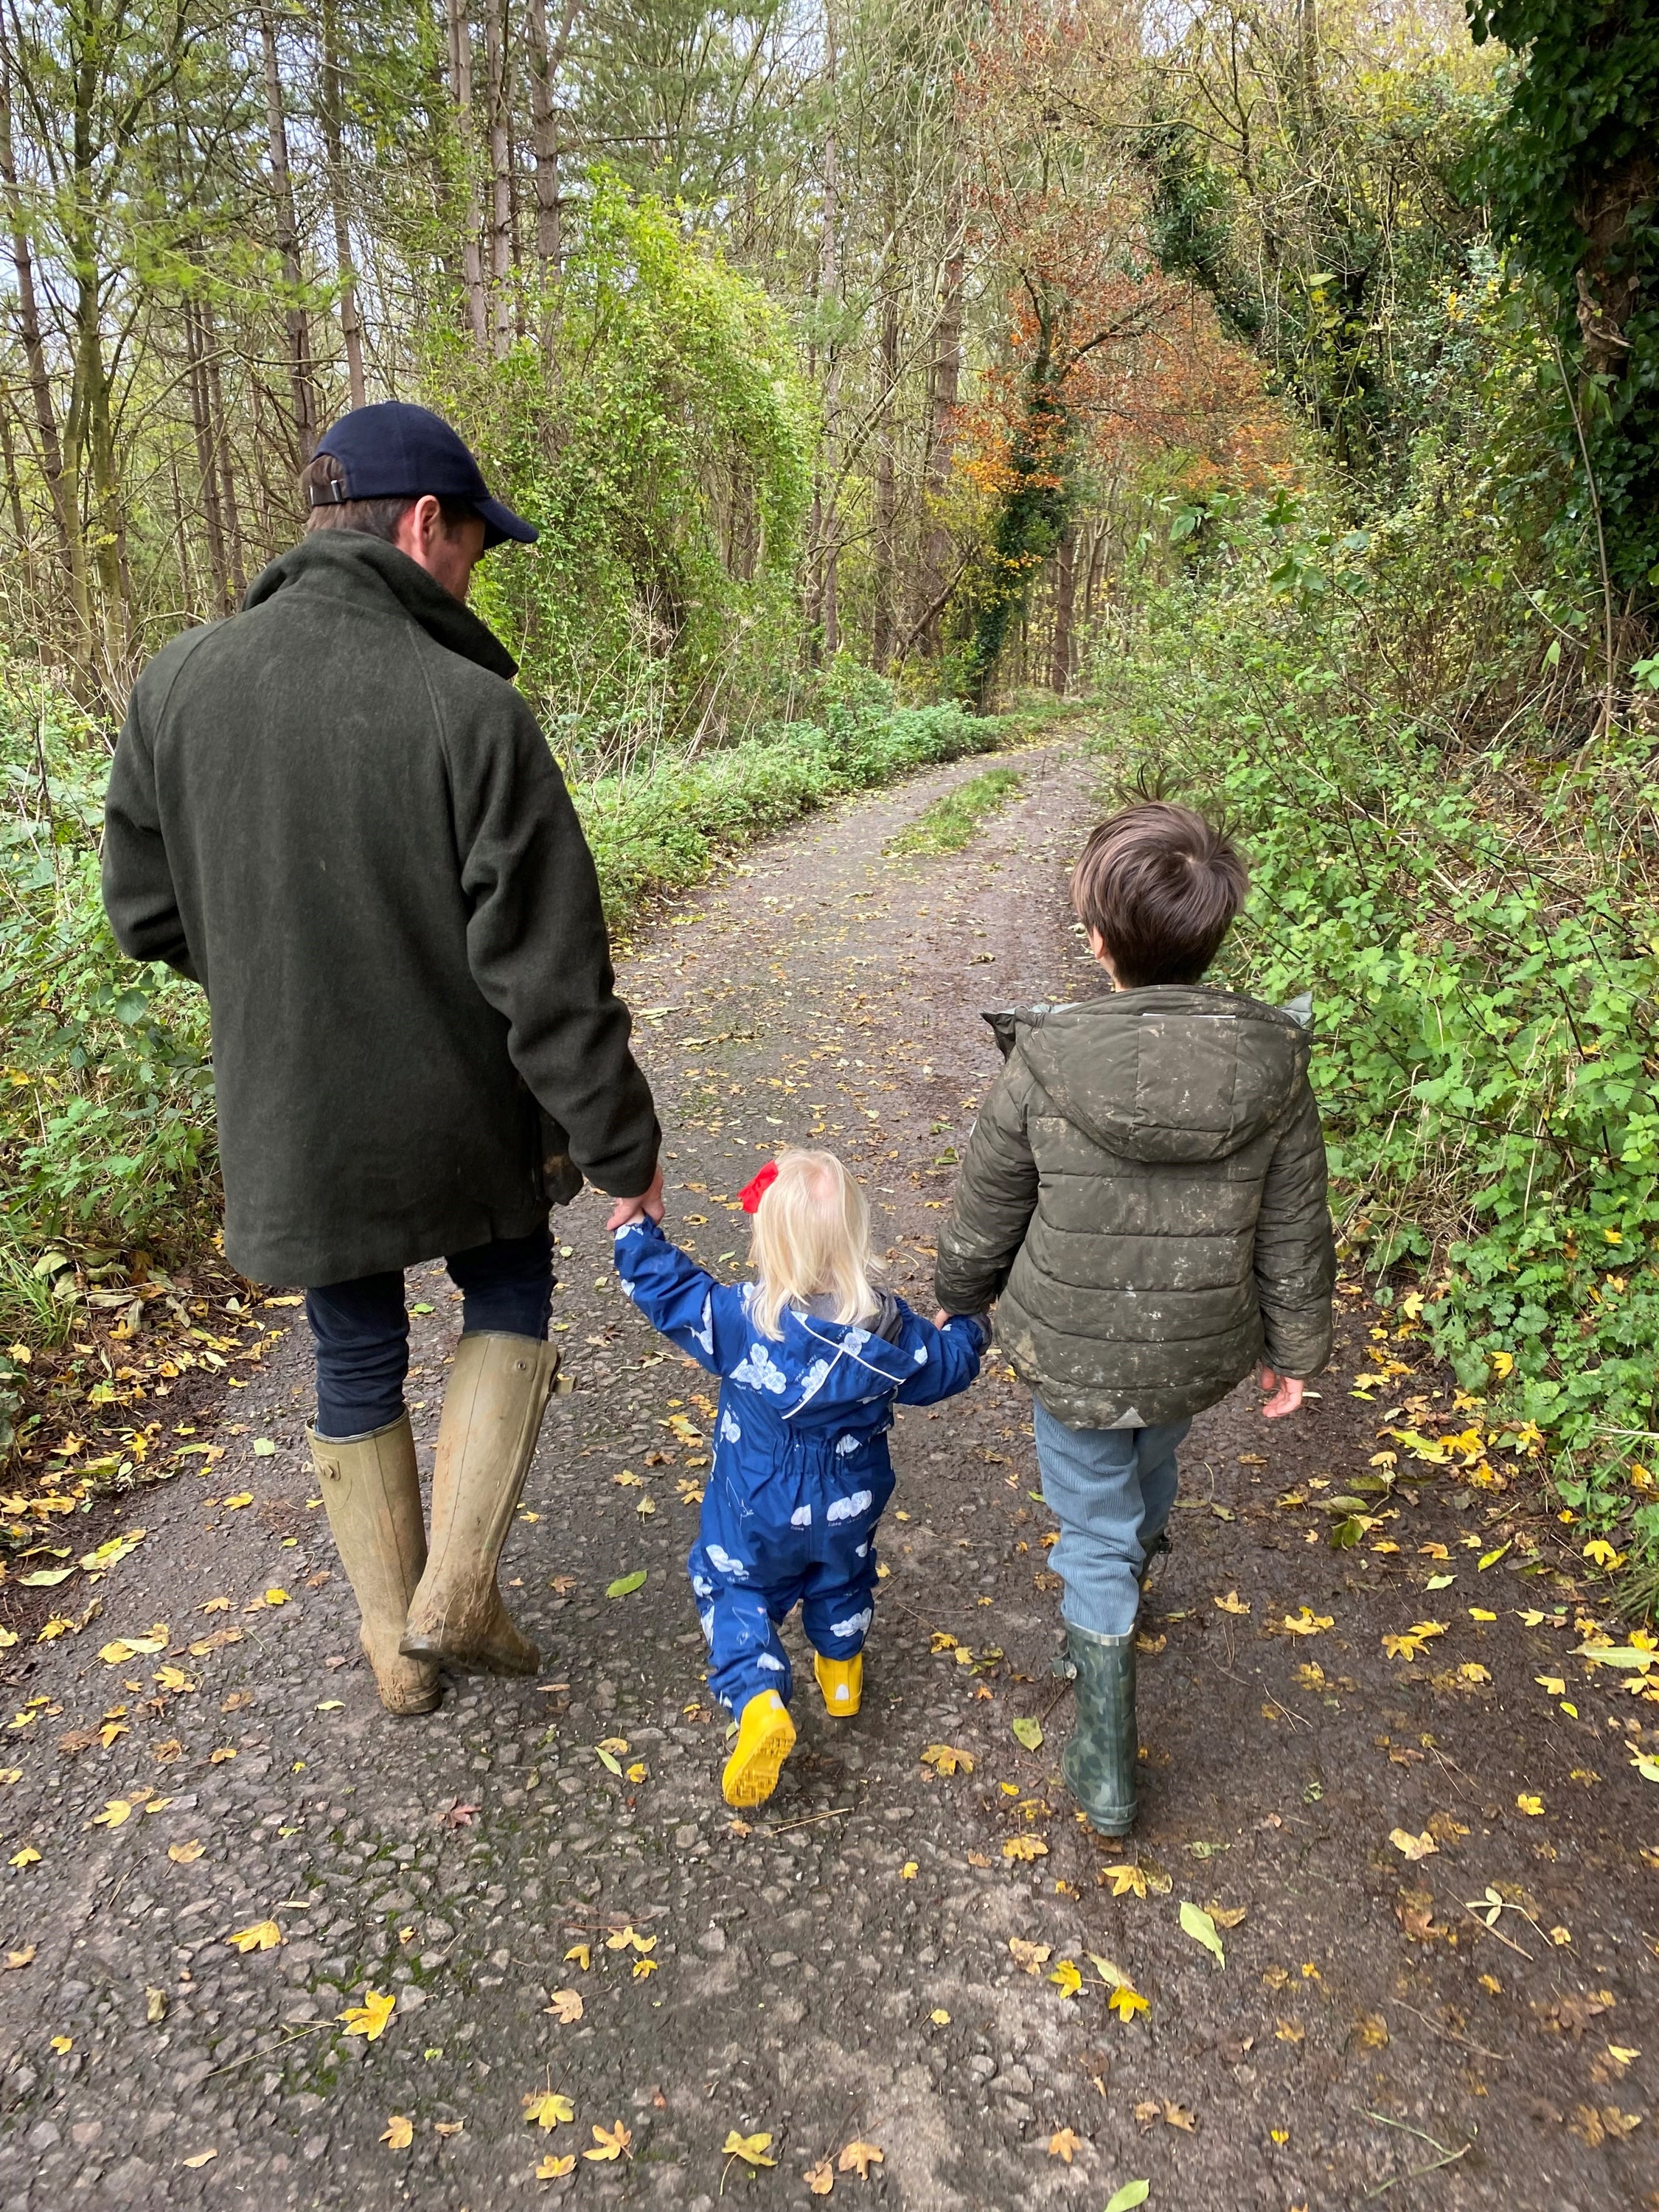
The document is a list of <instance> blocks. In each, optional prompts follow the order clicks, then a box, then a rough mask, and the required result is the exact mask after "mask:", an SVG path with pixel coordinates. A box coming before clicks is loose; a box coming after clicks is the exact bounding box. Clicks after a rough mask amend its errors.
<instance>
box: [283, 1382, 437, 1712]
mask: <svg viewBox="0 0 1659 2212" xmlns="http://www.w3.org/2000/svg"><path fill="white" fill-rule="evenodd" d="M306 1436H307V1440H308V1442H309V1443H310V1445H311V1463H312V1466H313V1468H315V1470H316V1474H317V1482H318V1486H319V1489H320V1490H321V1492H322V1493H323V1504H324V1505H325V1507H326V1509H327V1511H328V1525H329V1528H330V1531H331V1534H332V1535H333V1538H334V1548H335V1550H336V1551H337V1553H339V1555H340V1565H342V1566H343V1568H344V1569H345V1571H346V1579H347V1580H348V1581H349V1583H350V1584H351V1588H352V1590H353V1593H354V1595H356V1600H357V1611H358V1613H359V1614H360V1615H361V1617H362V1631H361V1634H362V1646H363V1650H364V1652H365V1653H366V1654H367V1656H368V1663H369V1665H370V1666H371V1667H373V1668H374V1680H375V1681H376V1682H377V1683H378V1684H379V1686H380V1703H381V1704H382V1705H384V1706H385V1707H386V1711H387V1712H389V1713H429V1712H430V1711H432V1709H433V1707H434V1706H435V1705H436V1704H437V1702H438V1699H439V1698H440V1697H441V1695H442V1692H441V1690H440V1688H439V1686H438V1670H437V1668H435V1667H431V1666H428V1665H427V1664H425V1663H424V1662H422V1661H421V1660H419V1659H406V1658H404V1656H402V1654H401V1653H400V1651H399V1650H398V1646H399V1644H400V1642H401V1640H402V1638H403V1633H404V1620H405V1617H406V1616H407V1614H408V1612H409V1601H410V1598H411V1597H412V1596H413V1595H414V1594H415V1585H416V1583H418V1582H419V1580H420V1578H421V1570H422V1567H423V1566H424V1565H426V1525H425V1523H424V1522H422V1518H421V1478H420V1473H419V1470H418V1468H416V1463H415V1437H414V1431H412V1430H411V1429H410V1425H409V1416H408V1414H407V1413H401V1414H399V1415H398V1419H396V1420H395V1421H391V1422H388V1423H387V1425H386V1427H385V1428H383V1429H371V1430H370V1431H368V1434H367V1435H365V1436H361V1437H319V1435H318V1433H317V1431H316V1430H315V1429H307V1431H306Z"/></svg>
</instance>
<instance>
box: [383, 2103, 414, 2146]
mask: <svg viewBox="0 0 1659 2212" xmlns="http://www.w3.org/2000/svg"><path fill="white" fill-rule="evenodd" d="M414 2140H415V2128H414V2124H413V2122H412V2121H410V2119H409V2118H407V2117H406V2116H405V2115H404V2113H402V2112H393V2113H392V2115H391V2117H390V2118H388V2120H387V2121H386V2133H385V2134H384V2135H383V2136H381V2137H380V2141H381V2142H383V2143H384V2144H385V2145H386V2148H387V2149H388V2150H407V2149H408V2148H409V2146H410V2143H412V2142H414Z"/></svg>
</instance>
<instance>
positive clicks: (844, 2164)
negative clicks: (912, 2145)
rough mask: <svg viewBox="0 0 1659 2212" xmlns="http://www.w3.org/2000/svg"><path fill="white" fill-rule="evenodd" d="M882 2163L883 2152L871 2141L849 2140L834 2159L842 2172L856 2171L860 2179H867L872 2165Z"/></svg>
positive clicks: (883, 2161)
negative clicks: (839, 2154)
mask: <svg viewBox="0 0 1659 2212" xmlns="http://www.w3.org/2000/svg"><path fill="white" fill-rule="evenodd" d="M884 2163H885V2160H884V2156H883V2154H882V2153H881V2151H880V2150H879V2149H878V2148H877V2147H876V2145H875V2144H874V2143H872V2142H849V2143H848V2146H847V2148H846V2149H845V2150H843V2151H842V2154H841V2156H840V2157H839V2158H838V2159H837V2160H836V2166H838V2167H839V2169H840V2170H841V2172H842V2173H856V2174H857V2176H858V2178H859V2179H860V2181H868V2179H870V2169H871V2167H872V2166H881V2165H884Z"/></svg>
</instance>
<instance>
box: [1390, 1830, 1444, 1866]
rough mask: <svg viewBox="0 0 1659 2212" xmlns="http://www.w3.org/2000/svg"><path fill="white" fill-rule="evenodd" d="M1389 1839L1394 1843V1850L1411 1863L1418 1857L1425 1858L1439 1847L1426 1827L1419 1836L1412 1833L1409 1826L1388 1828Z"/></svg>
mask: <svg viewBox="0 0 1659 2212" xmlns="http://www.w3.org/2000/svg"><path fill="white" fill-rule="evenodd" d="M1389 1842H1390V1843H1391V1844H1393V1845H1394V1847H1395V1850H1397V1851H1399V1852H1400V1853H1401V1855H1402V1857H1406V1858H1408V1859H1410V1860H1411V1861H1413V1863H1416V1861H1417V1860H1419V1859H1425V1858H1427V1857H1429V1855H1430V1854H1431V1852H1433V1851H1437V1850H1439V1848H1440V1846H1439V1844H1437V1843H1436V1841H1435V1840H1434V1838H1433V1837H1432V1836H1431V1834H1430V1833H1429V1832H1428V1830H1427V1829H1426V1828H1425V1830H1424V1831H1423V1832H1422V1834H1421V1835H1420V1836H1414V1835H1413V1833H1412V1832H1411V1830H1410V1829H1409V1828H1390V1829H1389Z"/></svg>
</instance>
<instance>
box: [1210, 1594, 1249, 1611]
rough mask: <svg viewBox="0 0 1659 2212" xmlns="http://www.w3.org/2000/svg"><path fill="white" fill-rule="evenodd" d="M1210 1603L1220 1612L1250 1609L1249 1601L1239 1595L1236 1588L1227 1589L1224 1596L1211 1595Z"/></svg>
mask: <svg viewBox="0 0 1659 2212" xmlns="http://www.w3.org/2000/svg"><path fill="white" fill-rule="evenodd" d="M1210 1603H1211V1604H1212V1606H1215V1607H1218V1610H1219V1611H1221V1612H1222V1613H1248V1612H1249V1609H1250V1607H1249V1601H1248V1600H1247V1599H1244V1598H1242V1597H1240V1595H1239V1594H1238V1592H1237V1590H1236V1589H1231V1590H1229V1591H1228V1593H1227V1595H1226V1596H1225V1597H1212V1599H1211V1600H1210Z"/></svg>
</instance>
